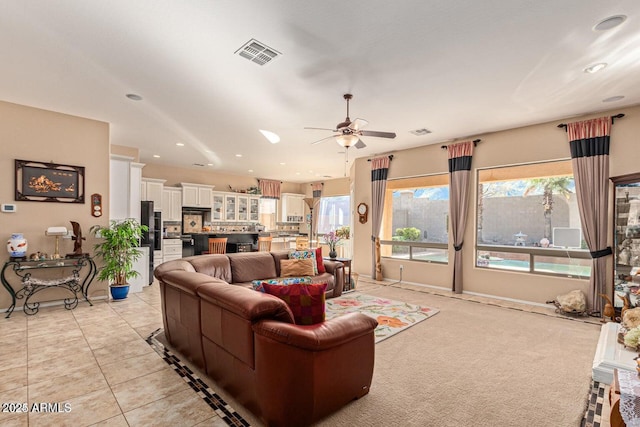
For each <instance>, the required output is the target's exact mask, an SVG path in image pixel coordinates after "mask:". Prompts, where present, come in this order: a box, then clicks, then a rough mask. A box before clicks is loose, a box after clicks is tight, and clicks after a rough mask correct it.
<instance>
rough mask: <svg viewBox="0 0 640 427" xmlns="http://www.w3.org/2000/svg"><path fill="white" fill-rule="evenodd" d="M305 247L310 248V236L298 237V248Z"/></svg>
mask: <svg viewBox="0 0 640 427" xmlns="http://www.w3.org/2000/svg"><path fill="white" fill-rule="evenodd" d="M305 249H309V238H308V237H296V250H297V251H302V250H305Z"/></svg>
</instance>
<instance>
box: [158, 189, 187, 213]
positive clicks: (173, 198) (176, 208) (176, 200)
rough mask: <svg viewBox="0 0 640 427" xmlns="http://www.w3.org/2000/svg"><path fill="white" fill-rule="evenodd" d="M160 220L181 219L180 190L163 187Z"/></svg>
mask: <svg viewBox="0 0 640 427" xmlns="http://www.w3.org/2000/svg"><path fill="white" fill-rule="evenodd" d="M162 220H163V221H182V190H181V189H180V188H177V187H164V190H162Z"/></svg>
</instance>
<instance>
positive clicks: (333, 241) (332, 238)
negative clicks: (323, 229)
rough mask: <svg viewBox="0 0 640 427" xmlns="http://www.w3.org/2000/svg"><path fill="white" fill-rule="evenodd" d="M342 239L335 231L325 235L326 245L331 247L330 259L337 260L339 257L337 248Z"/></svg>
mask: <svg viewBox="0 0 640 427" xmlns="http://www.w3.org/2000/svg"><path fill="white" fill-rule="evenodd" d="M341 240H342V238H341V237H340V236H338V234H337V233H336V232H335V231H330V232H328V233H327V234H325V235H324V243H325V244H326V245H327V246H329V258H331V259H335V258H336V257H337V256H338V252H337V251H336V246H337V245H338V243H340V241H341Z"/></svg>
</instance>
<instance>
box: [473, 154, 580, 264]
mask: <svg viewBox="0 0 640 427" xmlns="http://www.w3.org/2000/svg"><path fill="white" fill-rule="evenodd" d="M477 201H478V205H477V210H476V211H477V257H476V265H477V266H478V267H483V268H496V269H503V270H514V271H524V272H530V273H540V274H552V275H562V276H571V277H589V275H590V274H591V261H590V256H589V253H588V251H586V244H585V242H584V239H583V237H582V226H581V223H580V214H579V212H578V205H577V200H576V194H575V182H574V179H573V171H572V168H571V161H569V160H566V161H557V162H546V163H536V164H528V165H519V166H508V167H501V168H493V169H483V170H479V171H478V197H477Z"/></svg>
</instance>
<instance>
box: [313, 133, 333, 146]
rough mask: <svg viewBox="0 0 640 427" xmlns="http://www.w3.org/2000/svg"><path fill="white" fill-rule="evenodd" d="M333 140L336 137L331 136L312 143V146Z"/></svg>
mask: <svg viewBox="0 0 640 427" xmlns="http://www.w3.org/2000/svg"><path fill="white" fill-rule="evenodd" d="M331 138H335V136H334V135H331V136H327V137H326V138H322V139H319V140H317V141H313V142H312V143H311V145H315V144H319V143H321V142H322V141H326V140H327V139H331Z"/></svg>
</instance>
